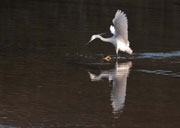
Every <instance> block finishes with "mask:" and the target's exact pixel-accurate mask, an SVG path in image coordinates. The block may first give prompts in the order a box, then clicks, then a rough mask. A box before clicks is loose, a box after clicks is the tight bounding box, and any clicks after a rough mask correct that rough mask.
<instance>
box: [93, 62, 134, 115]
mask: <svg viewBox="0 0 180 128" xmlns="http://www.w3.org/2000/svg"><path fill="white" fill-rule="evenodd" d="M131 67H132V62H131V61H128V62H126V63H118V62H117V63H116V64H115V66H114V68H113V69H110V70H104V71H102V72H101V73H100V74H99V75H95V74H92V73H90V72H89V75H90V79H91V81H100V80H102V78H107V79H109V82H110V83H111V81H112V92H111V101H112V108H113V113H114V114H115V115H116V114H118V113H120V112H122V110H123V108H124V103H125V97H126V87H127V77H128V75H129V69H130V68H131Z"/></svg>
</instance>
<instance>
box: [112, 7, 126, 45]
mask: <svg viewBox="0 0 180 128" xmlns="http://www.w3.org/2000/svg"><path fill="white" fill-rule="evenodd" d="M112 22H113V24H114V27H115V36H116V37H117V38H119V37H121V38H123V39H124V40H125V41H127V42H128V20H127V17H126V14H124V12H122V11H121V10H117V12H116V14H115V17H114V19H113V20H112Z"/></svg>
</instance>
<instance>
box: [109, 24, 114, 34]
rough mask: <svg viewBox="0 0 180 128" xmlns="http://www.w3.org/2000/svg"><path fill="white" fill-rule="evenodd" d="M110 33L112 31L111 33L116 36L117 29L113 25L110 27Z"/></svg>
mask: <svg viewBox="0 0 180 128" xmlns="http://www.w3.org/2000/svg"><path fill="white" fill-rule="evenodd" d="M110 31H111V33H112V34H113V35H114V34H115V28H114V26H113V25H111V26H110Z"/></svg>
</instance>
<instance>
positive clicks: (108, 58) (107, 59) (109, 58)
mask: <svg viewBox="0 0 180 128" xmlns="http://www.w3.org/2000/svg"><path fill="white" fill-rule="evenodd" d="M103 59H105V60H106V61H110V60H111V59H112V58H111V57H110V56H106V57H105V58H103Z"/></svg>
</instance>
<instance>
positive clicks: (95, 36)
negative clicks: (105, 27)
mask: <svg viewBox="0 0 180 128" xmlns="http://www.w3.org/2000/svg"><path fill="white" fill-rule="evenodd" d="M103 34H105V33H101V34H96V35H92V36H91V39H90V40H89V42H88V43H87V45H88V44H89V43H90V42H92V41H93V40H94V39H96V38H98V37H99V36H101V35H103Z"/></svg>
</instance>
